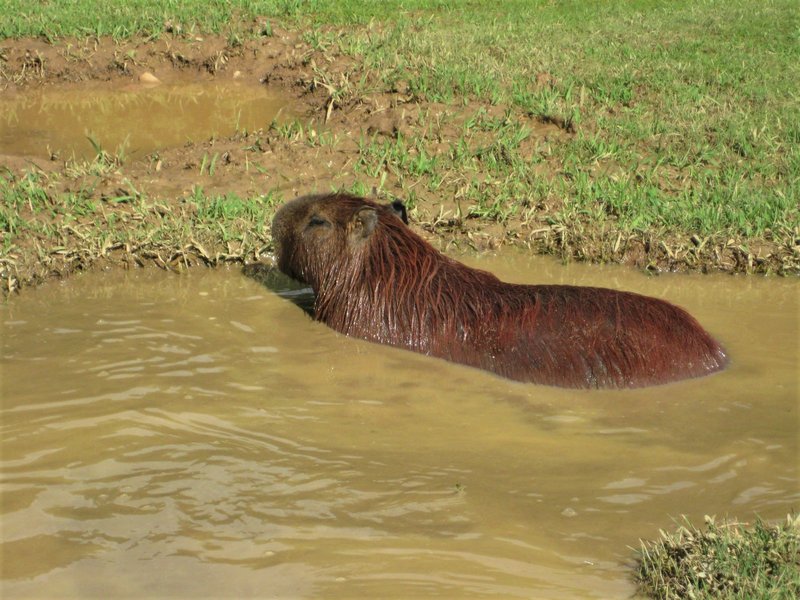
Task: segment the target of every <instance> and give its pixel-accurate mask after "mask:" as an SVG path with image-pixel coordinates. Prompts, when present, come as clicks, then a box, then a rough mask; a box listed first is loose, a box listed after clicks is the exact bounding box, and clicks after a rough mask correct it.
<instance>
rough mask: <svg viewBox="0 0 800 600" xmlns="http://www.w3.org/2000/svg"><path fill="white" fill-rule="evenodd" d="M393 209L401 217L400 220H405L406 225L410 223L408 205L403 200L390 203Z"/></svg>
mask: <svg viewBox="0 0 800 600" xmlns="http://www.w3.org/2000/svg"><path fill="white" fill-rule="evenodd" d="M390 206H391V207H392V210H393V211H394V212H395V214H396V215H397V216H398V217H400V220H401V221H403V223H405V224H406V225H408V213H406V205H405V204H403V201H402V200H395V201H394V202H392V204H391V205H390Z"/></svg>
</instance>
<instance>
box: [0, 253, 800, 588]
mask: <svg viewBox="0 0 800 600" xmlns="http://www.w3.org/2000/svg"><path fill="white" fill-rule="evenodd" d="M471 262H472V263H473V264H476V265H478V266H481V267H483V268H488V269H490V270H493V271H494V272H496V273H497V274H498V275H500V276H501V277H503V278H505V279H509V280H511V279H513V280H517V281H528V282H533V281H539V282H544V281H552V282H569V283H575V282H579V283H583V284H587V285H598V284H599V285H608V286H612V287H618V288H623V289H630V290H634V291H639V292H644V293H648V294H652V295H656V296H660V297H665V298H667V299H669V300H672V301H674V302H676V303H678V304H680V305H682V306H684V307H686V308H688V309H689V310H690V311H691V312H692V313H693V314H695V315H696V316H697V317H698V318H699V319H700V321H701V322H702V323H703V324H704V325H705V326H706V327H707V328H708V329H709V330H710V331H712V332H713V333H714V334H715V335H717V336H718V337H719V338H720V339H721V340H723V341H724V343H725V344H726V346H727V348H728V350H729V352H730V354H731V356H732V359H733V360H732V366H731V368H730V369H729V370H728V371H726V372H724V373H721V374H719V375H714V376H712V377H708V378H705V379H697V380H691V381H688V382H681V383H677V384H672V385H669V386H662V387H655V388H646V389H640V390H626V391H601V392H598V391H576V390H560V389H555V388H548V387H541V386H533V385H527V384H520V383H516V382H512V381H507V380H504V379H501V378H498V377H495V376H493V375H491V374H488V373H485V372H482V371H478V370H473V369H469V368H466V367H463V366H460V365H454V364H450V363H446V362H443V361H439V360H436V359H431V358H428V357H425V356H420V355H416V354H413V353H409V352H404V351H402V350H397V349H393V348H388V347H382V346H375V345H371V344H368V343H366V342H361V341H358V340H352V339H348V338H344V337H342V336H340V335H338V334H336V333H334V332H333V331H331V330H330V329H328V328H326V327H325V326H323V325H320V324H317V323H313V322H312V321H311V320H310V319H309V318H308V316H307V315H306V314H305V313H304V312H303V311H302V310H301V309H300V308H298V307H297V306H295V304H293V303H292V302H289V301H287V300H286V299H285V298H282V297H280V296H278V295H276V294H275V293H273V292H272V291H270V290H268V289H266V288H265V287H263V286H261V285H259V284H258V283H256V282H254V281H252V280H249V279H247V278H244V277H242V276H241V275H240V274H239V273H238V272H237V271H233V270H231V271H226V270H220V271H200V270H196V271H193V272H191V273H190V274H188V275H186V276H180V277H178V276H174V275H167V274H164V273H161V272H155V271H145V272H132V273H115V274H102V273H95V274H89V275H83V276H76V277H74V278H73V279H70V280H68V281H67V282H65V283H54V284H48V285H46V286H43V287H41V288H39V289H36V290H29V291H26V292H25V294H23V295H22V296H20V297H17V298H12V299H11V300H10V301H9V303H8V304H7V305H5V306H3V307H2V308H1V309H0V310H1V311H2V332H1V335H2V357H1V358H0V360H1V361H2V363H0V364H1V365H2V418H1V419H0V423H1V424H2V435H1V437H0V440H1V441H0V444H1V448H0V449H1V450H2V489H3V496H2V593H3V595H4V596H6V597H11V596H14V597H18V596H27V595H31V596H40V597H41V596H61V597H63V596H69V595H72V596H81V597H85V596H100V595H102V596H104V597H108V596H139V597H146V596H166V595H182V596H189V595H216V596H237V597H242V596H261V597H263V596H271V597H319V596H324V597H354V596H363V597H387V596H393V597H422V596H435V597H459V598H463V597H475V596H495V597H518V596H519V597H543V598H559V597H563V598H576V597H578V598H580V597H600V598H608V597H620V598H622V597H627V596H628V595H629V594H630V593H631V592H632V589H633V586H632V584H631V582H630V579H629V565H630V560H631V551H630V549H629V546H633V547H636V546H637V545H638V539H639V538H642V537H644V538H649V537H654V536H657V532H658V529H659V528H669V527H671V525H672V518H673V517H677V516H679V515H682V514H686V515H688V516H689V517H690V518H692V519H694V520H697V521H700V520H701V519H702V516H703V515H704V514H706V513H708V514H717V515H720V516H722V515H726V514H729V515H732V516H733V515H735V516H737V517H739V518H741V519H751V518H752V517H753V516H754V515H755V514H759V515H762V516H763V517H765V518H783V517H784V516H785V514H786V513H787V512H788V511H790V510H792V509H797V508H798V479H797V478H798V464H797V460H798V422H797V418H798V406H797V400H798V379H797V377H798V375H797V361H798V347H797V344H798V322H797V321H798V291H800V287H799V286H798V282H797V281H794V280H780V279H756V278H736V277H725V276H720V277H700V276H691V277H686V276H683V277H678V276H674V277H673V276H662V277H656V278H647V277H644V276H642V275H639V274H635V273H631V272H630V271H625V270H621V269H614V268H598V267H593V268H592V267H570V268H566V269H565V268H562V267H557V266H555V265H554V264H553V263H550V262H548V261H544V260H533V259H527V258H524V257H521V256H518V255H515V254H510V255H506V256H504V257H502V260H501V259H497V258H488V257H487V258H481V259H471ZM290 293H291V292H290Z"/></svg>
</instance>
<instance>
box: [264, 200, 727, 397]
mask: <svg viewBox="0 0 800 600" xmlns="http://www.w3.org/2000/svg"><path fill="white" fill-rule="evenodd" d="M400 210H401V207H399V206H398V204H397V203H395V204H393V205H381V204H377V203H375V202H372V201H370V200H367V199H364V198H359V197H356V196H350V195H346V194H329V195H317V196H306V197H303V198H298V199H296V200H293V201H291V202H289V203H287V204H286V205H284V206H283V207H281V209H280V210H279V211H278V213H277V214H276V215H275V218H274V220H273V224H272V234H273V239H274V241H275V244H276V258H277V263H278V268H279V269H280V270H281V271H283V272H284V273H286V274H287V275H289V276H290V277H293V278H295V279H298V280H299V281H302V282H304V283H307V284H308V285H310V286H311V287H312V289H313V291H314V294H315V296H316V301H315V305H314V317H315V318H316V319H317V320H319V321H322V322H323V323H326V324H327V325H329V326H330V327H332V328H333V329H335V330H337V331H340V332H341V333H344V334H346V335H350V336H354V337H359V338H362V339H365V340H370V341H373V342H378V343H381V344H389V345H392V346H398V347H401V348H406V349H408V350H413V351H416V352H421V353H423V354H429V355H431V356H437V357H440V358H444V359H447V360H450V361H453V362H457V363H462V364H465V365H470V366H473V367H478V368H481V369H486V370H488V371H492V372H494V373H497V374H499V375H502V376H505V377H509V378H511V379H516V380H519V381H528V382H534V383H541V384H546V385H557V386H563V387H579V388H585V387H590V388H595V387H600V388H606V387H612V388H621V387H640V386H645V385H656V384H661V383H667V382H670V381H675V380H679V379H685V378H690V377H699V376H702V375H707V374H709V373H712V372H714V371H718V370H720V369H722V368H723V367H724V366H725V364H726V362H727V358H726V356H725V353H724V351H723V349H722V348H721V346H720V345H719V344H718V343H717V342H716V340H714V339H713V338H712V337H711V336H710V335H709V334H708V333H707V332H706V331H705V330H704V329H703V328H702V327H701V326H700V325H699V323H698V322H697V321H696V320H695V319H694V318H693V317H691V316H690V315H689V314H688V313H687V312H686V311H684V310H683V309H681V308H678V307H677V306H674V305H672V304H670V303H668V302H665V301H663V300H659V299H656V298H650V297H647V296H642V295H639V294H633V293H629V292H620V291H616V290H611V289H605V288H593V287H578V286H566V285H517V284H510V283H505V282H502V281H500V280H499V279H498V278H497V277H495V276H494V275H492V274H491V273H488V272H486V271H481V270H478V269H473V268H470V267H467V266H466V265H463V264H461V263H459V262H457V261H454V260H452V259H450V258H448V257H446V256H444V255H443V254H441V253H440V252H438V251H437V250H436V249H434V248H433V247H432V246H431V245H430V244H428V243H427V242H426V241H425V240H423V239H422V238H421V237H419V236H418V235H417V234H415V233H414V232H413V231H412V230H411V229H409V228H408V227H407V226H406V224H405V223H404V222H403V221H404V218H405V213H404V212H400Z"/></svg>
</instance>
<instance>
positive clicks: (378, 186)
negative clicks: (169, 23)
mask: <svg viewBox="0 0 800 600" xmlns="http://www.w3.org/2000/svg"><path fill="white" fill-rule="evenodd" d="M251 33H252V34H253V35H252V37H248V38H246V39H241V38H236V39H225V38H222V37H217V36H207V35H196V36H187V35H172V34H170V33H169V32H167V33H166V34H165V35H164V36H162V37H161V38H159V39H134V40H129V41H114V40H111V39H94V38H87V39H62V40H56V41H45V40H41V39H20V40H3V41H2V42H0V86H2V92H1V93H2V99H3V101H4V102H10V101H12V100H13V99H14V98H20V97H25V96H28V95H31V94H32V93H34V92H37V93H38V92H39V91H41V90H46V91H48V93H54V92H55V93H56V94H57V95H58V94H62V93H63V95H64V96H67V95H71V96H78V97H80V95H81V92H82V90H87V94H91V93H92V92H91V91H92V90H97V89H98V86H99V87H101V88H104V89H140V88H142V87H147V86H158V85H161V86H181V85H190V84H191V85H195V84H202V83H204V82H205V83H208V82H214V83H215V84H226V83H231V84H234V83H235V84H237V85H248V86H265V87H266V88H267V89H268V90H269V91H270V93H271V94H275V95H276V96H279V97H280V98H282V99H283V102H284V106H285V110H284V111H282V113H281V115H280V116H279V117H278V118H277V119H276V120H273V121H270V122H266V121H265V122H263V123H262V124H261V126H259V127H242V126H238V127H236V128H235V131H233V132H231V133H228V134H226V135H216V136H213V137H212V135H213V134H209V135H208V137H202V136H201V135H198V136H197V137H195V138H194V140H187V141H186V142H185V143H182V144H178V145H174V144H172V145H169V146H168V147H164V148H161V149H158V150H153V151H151V152H148V153H145V154H140V155H137V154H136V153H131V152H128V151H127V149H125V148H117V147H100V146H99V147H98V148H97V150H98V151H99V152H100V153H99V155H98V156H97V158H96V159H92V160H85V159H80V158H78V159H74V158H73V157H72V155H71V154H69V153H68V152H66V151H60V150H59V149H57V148H51V147H48V146H47V145H46V144H43V145H44V149H42V150H40V151H39V152H34V151H29V150H26V151H11V152H9V151H7V150H0V188H1V189H0V193H2V195H3V197H4V207H3V208H4V211H5V212H4V216H3V223H2V224H3V229H2V235H3V243H2V247H1V248H0V279H2V282H3V283H2V288H3V290H4V292H6V293H7V292H9V291H14V290H18V289H20V288H22V287H24V286H26V285H30V284H32V283H36V282H38V281H42V280H44V279H46V278H48V277H52V276H64V275H67V274H69V273H70V272H72V271H74V270H76V269H87V268H90V267H96V266H118V265H123V266H143V265H149V264H155V265H157V266H159V267H161V268H166V269H183V268H186V267H188V266H191V265H193V264H198V263H201V264H206V265H216V264H218V263H221V262H229V261H245V260H257V259H259V258H260V257H261V256H262V255H264V254H268V253H269V251H270V243H271V240H270V238H269V228H268V224H269V219H270V218H271V215H272V213H273V212H274V207H275V206H276V205H278V204H280V202H282V201H284V200H287V199H290V198H292V197H294V196H296V195H299V194H303V193H308V192H312V191H322V190H328V189H331V188H344V189H348V190H351V191H356V192H360V193H371V191H372V190H373V189H374V190H376V192H377V194H378V195H381V196H387V197H394V196H396V197H401V198H403V199H405V200H406V201H407V202H408V203H409V206H410V208H411V211H410V216H411V220H412V226H413V227H415V228H416V229H417V230H418V231H422V232H423V233H424V235H426V236H427V237H428V239H430V240H431V241H433V242H434V243H435V244H436V245H438V246H439V247H440V248H442V249H445V250H447V249H448V248H451V249H452V248H466V247H470V248H475V249H478V250H480V249H486V248H495V247H498V246H501V245H506V244H513V245H519V246H526V247H529V248H530V249H531V250H533V251H534V252H537V253H547V254H554V255H556V256H559V257H561V258H563V259H578V260H588V261H595V262H617V263H624V264H628V265H633V266H635V267H637V268H641V269H648V270H652V271H674V270H702V271H730V272H756V273H780V274H790V273H797V272H798V265H800V250H799V249H798V248H799V246H798V243H797V240H796V239H794V237H796V236H794V237H793V236H787V235H781V236H775V237H774V238H772V237H771V236H766V238H765V239H738V238H737V239H734V238H731V237H730V236H728V235H723V234H720V235H718V236H713V235H712V236H708V237H701V236H698V235H687V234H675V233H670V232H669V231H623V230H620V229H616V228H615V227H614V226H613V225H609V223H612V224H613V221H605V222H604V223H597V222H596V221H595V220H593V219H592V218H591V217H590V216H587V215H582V214H575V213H574V211H573V212H571V211H570V210H569V198H563V197H558V196H557V195H554V194H552V193H548V194H541V195H537V194H536V193H535V192H529V193H528V194H527V195H526V198H525V199H524V201H521V202H520V203H519V205H518V206H515V208H514V210H513V211H512V210H508V211H505V210H503V206H502V205H501V206H495V207H491V210H489V209H487V208H486V207H480V206H474V205H472V204H471V203H470V201H469V200H468V199H467V198H466V189H467V187H468V185H471V184H472V183H474V181H468V180H469V179H470V178H472V179H473V180H474V179H475V178H476V177H477V178H478V179H480V181H479V185H480V186H482V188H483V189H484V190H489V192H491V191H492V190H495V191H496V192H497V193H498V197H499V196H500V194H501V193H507V192H508V190H507V189H505V187H504V186H507V183H508V182H505V181H499V180H497V179H496V178H493V177H492V176H491V174H485V173H484V170H483V169H482V166H483V164H484V161H485V164H487V165H488V164H489V161H490V160H491V161H501V162H502V161H503V160H507V159H508V157H507V156H506V155H505V154H504V153H507V150H506V149H505V148H504V147H500V146H497V145H496V143H495V142H496V138H497V133H496V131H493V130H492V128H491V127H476V128H475V129H474V130H471V131H470V135H469V137H468V138H463V132H464V130H465V127H466V126H467V124H468V122H469V124H471V123H472V122H473V121H474V122H492V123H498V124H499V126H505V125H509V126H514V127H516V126H520V127H524V130H525V132H526V135H525V138H524V139H523V140H521V141H520V142H519V143H518V144H517V145H516V146H514V148H513V151H514V152H515V153H517V154H518V155H519V156H522V157H525V156H528V155H531V154H532V153H541V155H542V159H541V160H539V161H537V162H536V164H535V165H534V166H532V167H531V169H530V171H529V172H527V173H526V175H525V179H524V180H523V181H520V182H518V185H520V186H521V189H527V190H530V189H534V186H535V185H536V184H537V182H543V181H544V182H547V181H555V180H558V178H560V177H563V176H564V173H563V165H561V164H559V163H558V161H556V160H555V159H553V158H552V156H551V155H550V156H549V155H548V153H547V152H546V149H547V148H551V147H554V146H557V145H558V144H563V143H567V142H568V141H569V139H570V138H571V137H572V136H575V135H578V134H579V132H578V131H576V128H575V126H574V125H573V124H572V123H567V122H564V121H560V120H559V119H557V118H556V119H545V120H542V119H537V118H533V117H530V116H528V115H525V114H522V113H520V112H515V111H514V110H509V109H507V108H506V107H502V106H492V105H488V104H480V103H477V102H465V103H462V104H457V105H443V104H436V103H432V102H427V101H426V100H425V99H424V98H422V97H420V96H418V95H416V94H415V93H414V92H413V91H412V90H410V89H409V87H408V86H407V85H405V84H404V82H402V81H400V82H394V83H392V84H391V86H389V87H388V88H387V86H386V84H384V83H383V81H384V79H382V78H381V77H380V76H379V74H377V73H374V72H371V71H370V70H369V68H367V67H366V66H365V65H363V64H361V63H360V62H359V61H358V60H356V59H354V58H351V57H348V56H344V55H342V54H340V53H339V52H338V51H336V50H335V49H332V48H330V47H326V48H316V49H315V48H312V47H311V46H310V45H309V44H308V43H306V42H305V41H304V40H303V37H302V35H301V34H299V33H297V32H291V31H286V30H282V29H280V28H277V27H274V26H270V27H265V24H264V23H260V22H254V23H253V24H252V32H251ZM154 79H155V80H157V82H156V81H154ZM539 84H541V85H548V83H547V80H546V77H544V76H543V79H542V81H541V82H539ZM230 93H231V94H235V93H236V91H235V89H233V88H232V91H231V92H230ZM175 118H176V119H180V115H179V114H176V115H175ZM145 120H146V119H145ZM146 125H147V123H141V124H137V125H136V126H137V127H138V126H146ZM168 126H169V125H166V127H168ZM460 136H461V137H462V138H463V139H465V140H466V141H465V142H463V143H464V144H465V145H466V146H467V148H466V150H465V151H467V152H470V153H471V155H472V156H474V159H473V162H475V164H476V165H477V171H476V172H477V175H472V174H470V175H465V174H464V173H463V172H460V171H459V170H458V169H451V170H448V169H446V168H445V169H439V170H438V171H435V172H434V170H433V169H432V168H430V165H431V164H436V162H437V160H439V164H442V163H444V162H445V161H446V160H448V161H451V163H452V162H453V160H454V159H453V155H454V153H456V152H459V151H461V150H459V149H458V148H456V145H455V142H454V141H455V140H457V139H459V138H460ZM0 137H2V136H0ZM459 143H461V142H459ZM543 149H544V150H543ZM397 153H402V156H400V157H399V158H398V157H397V156H396V154H397ZM390 155H392V156H393V157H394V158H392V156H390ZM548 156H549V157H548ZM451 163H448V164H451ZM486 172H488V167H487V170H486Z"/></svg>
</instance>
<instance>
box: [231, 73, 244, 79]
mask: <svg viewBox="0 0 800 600" xmlns="http://www.w3.org/2000/svg"><path fill="white" fill-rule="evenodd" d="M241 76H242V72H241V71H234V72H233V78H234V79H239V78H240V77H241Z"/></svg>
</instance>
